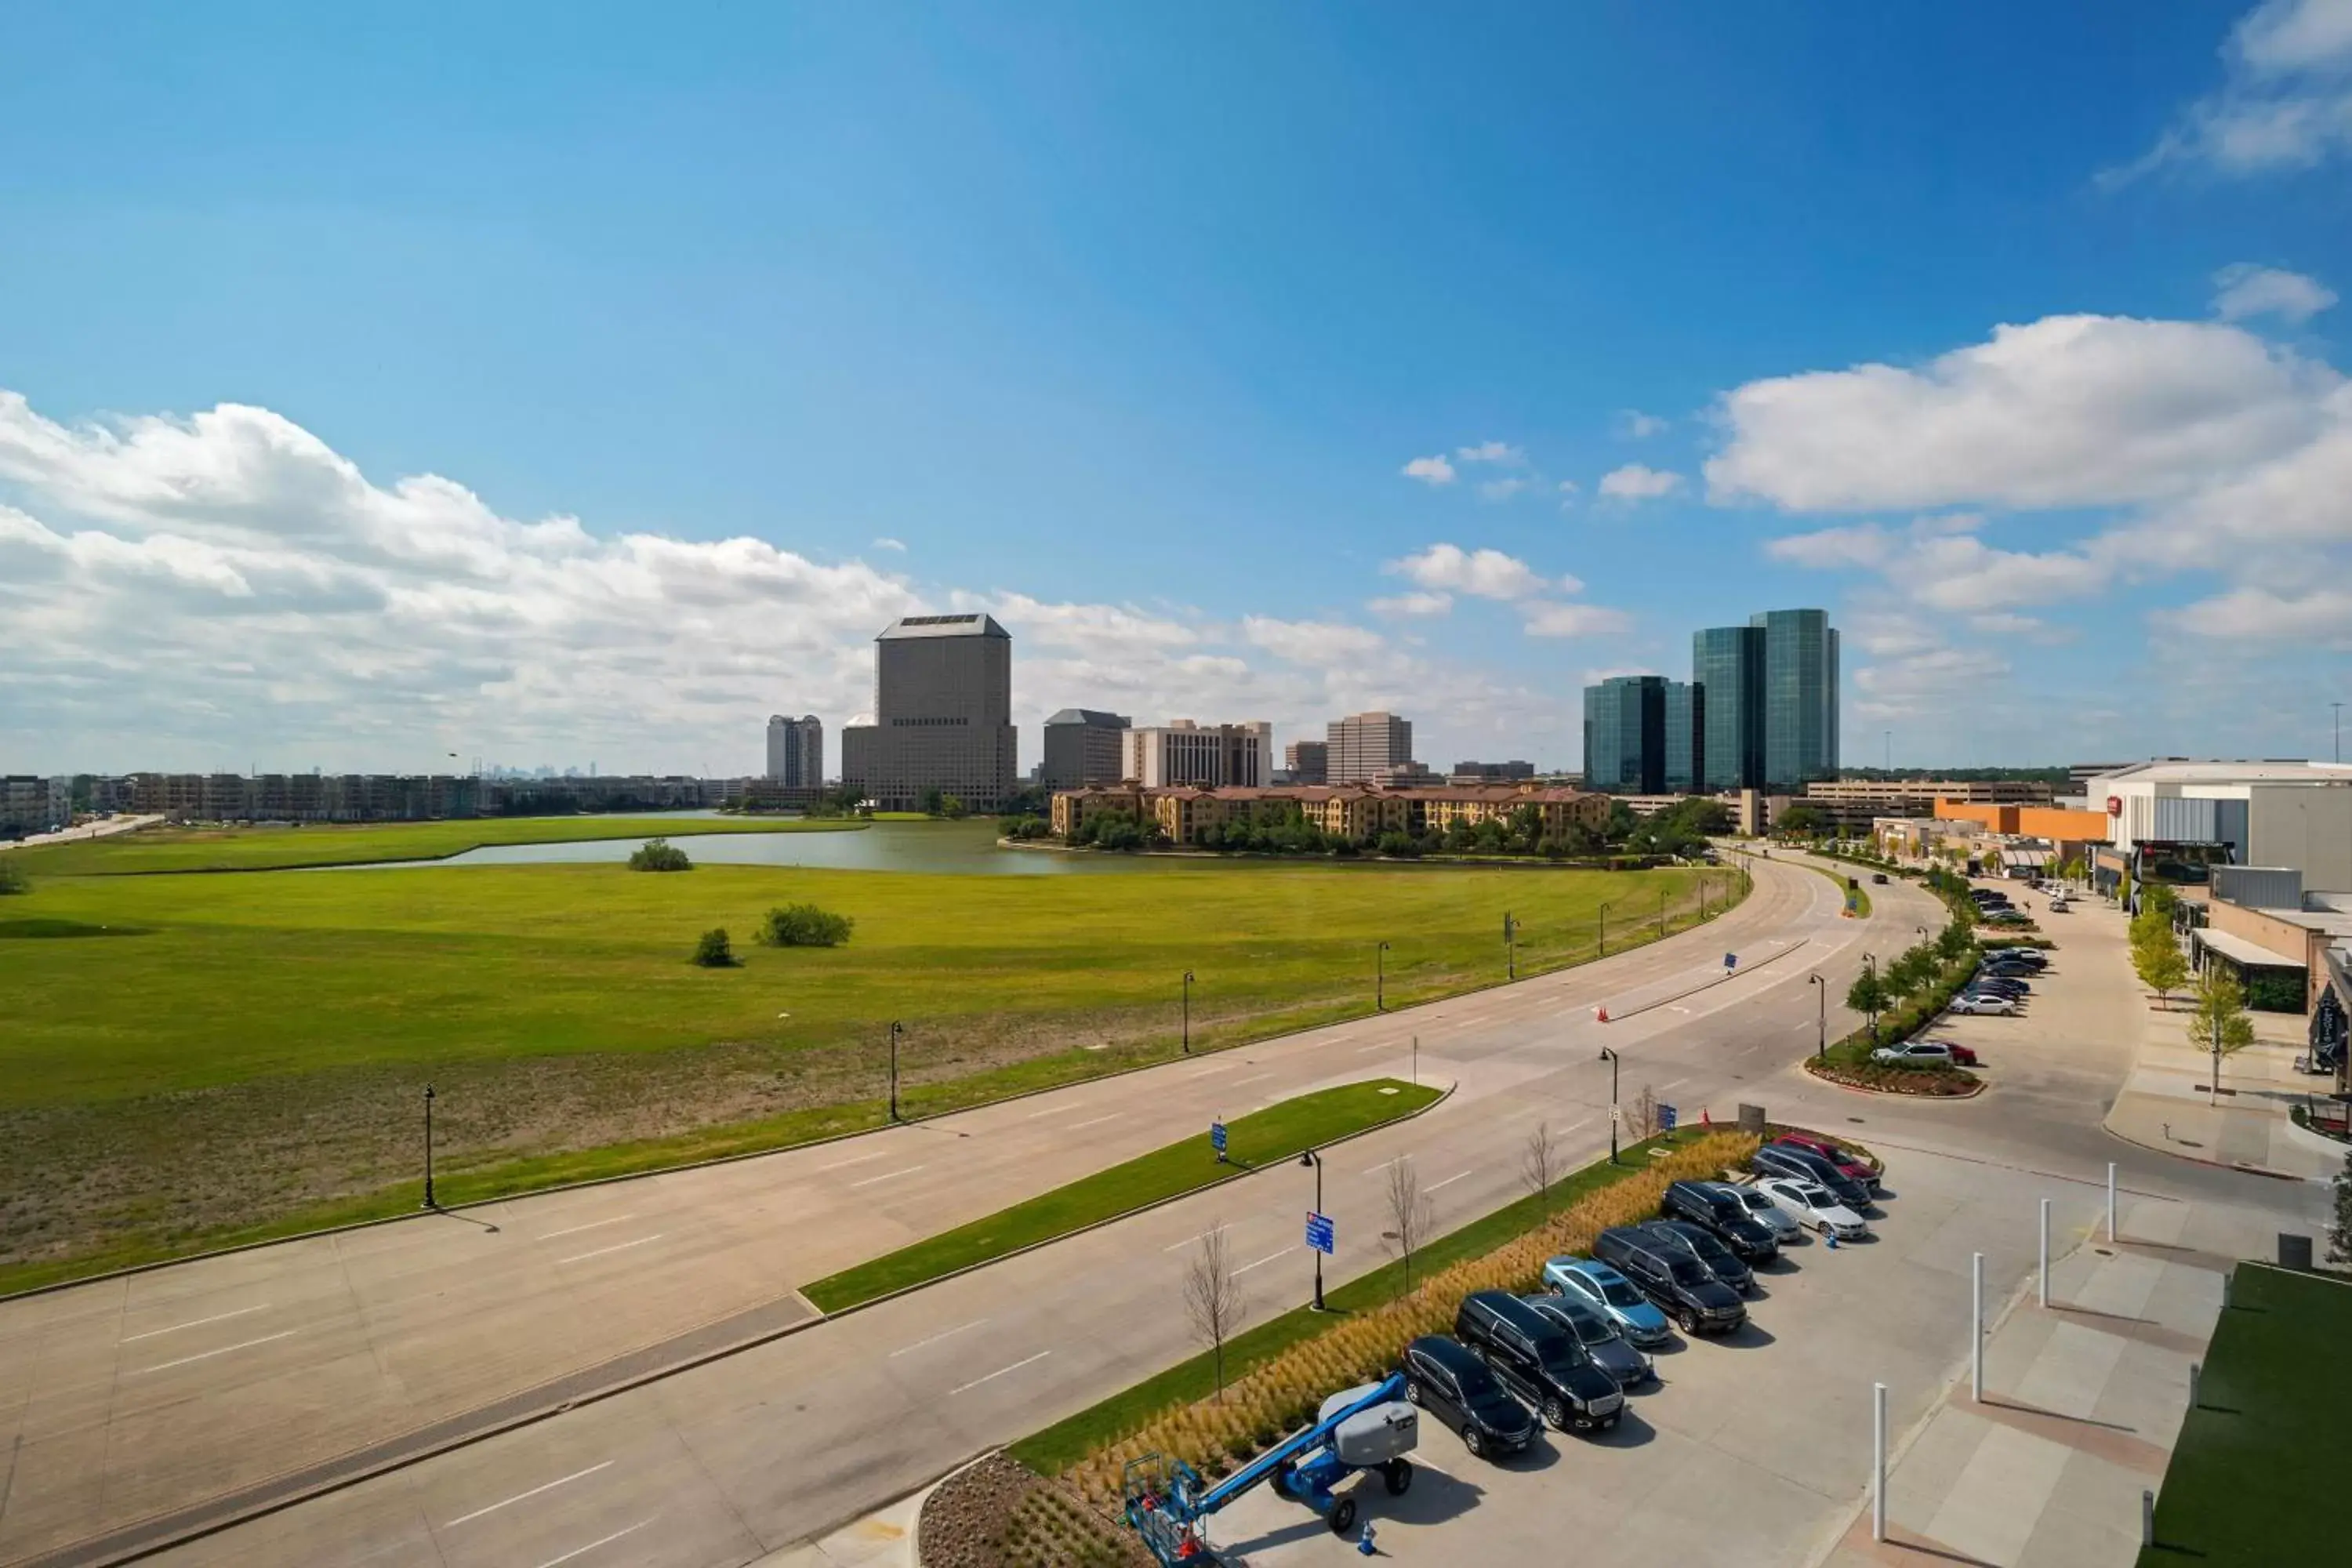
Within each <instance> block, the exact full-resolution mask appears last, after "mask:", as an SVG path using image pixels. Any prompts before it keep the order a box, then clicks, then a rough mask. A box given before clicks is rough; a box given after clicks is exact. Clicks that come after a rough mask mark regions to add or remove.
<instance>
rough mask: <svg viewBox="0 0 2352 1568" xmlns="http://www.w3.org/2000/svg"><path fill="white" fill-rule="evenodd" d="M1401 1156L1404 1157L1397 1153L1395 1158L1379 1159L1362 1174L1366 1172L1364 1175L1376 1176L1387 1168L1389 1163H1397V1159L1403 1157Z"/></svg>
mask: <svg viewBox="0 0 2352 1568" xmlns="http://www.w3.org/2000/svg"><path fill="white" fill-rule="evenodd" d="M1403 1158H1404V1156H1403V1155H1402V1154H1399V1155H1398V1156H1397V1157H1396V1160H1383V1161H1381V1163H1379V1164H1377V1165H1374V1166H1373V1167H1372V1168H1371V1169H1370V1170H1369V1171H1366V1172H1365V1173H1364V1174H1366V1175H1368V1176H1377V1175H1379V1174H1380V1173H1381V1172H1382V1171H1385V1170H1387V1169H1388V1168H1389V1167H1390V1166H1391V1165H1393V1164H1395V1163H1397V1160H1402V1159H1403Z"/></svg>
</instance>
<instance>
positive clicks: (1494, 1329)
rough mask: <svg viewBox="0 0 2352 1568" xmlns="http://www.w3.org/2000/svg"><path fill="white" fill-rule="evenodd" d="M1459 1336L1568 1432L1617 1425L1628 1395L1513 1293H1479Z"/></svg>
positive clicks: (1468, 1304) (1463, 1316) (1468, 1302)
mask: <svg viewBox="0 0 2352 1568" xmlns="http://www.w3.org/2000/svg"><path fill="white" fill-rule="evenodd" d="M1454 1338H1455V1339H1457V1340H1460V1341H1461V1342H1463V1343H1464V1344H1465V1345H1468V1346H1469V1347H1470V1348H1471V1349H1472V1350H1474V1351H1476V1352H1478V1354H1479V1356H1480V1357H1481V1358H1482V1359H1484V1360H1485V1362H1486V1366H1487V1369H1488V1370H1489V1371H1491V1372H1492V1373H1494V1374H1495V1375H1496V1377H1498V1378H1500V1379H1502V1382H1503V1386H1504V1387H1505V1388H1507V1389H1509V1390H1510V1391H1511V1392H1512V1393H1513V1394H1517V1396H1518V1397H1519V1400H1520V1401H1521V1403H1523V1404H1527V1405H1533V1406H1534V1407H1535V1408H1536V1409H1537V1410H1538V1411H1540V1412H1541V1413H1542V1415H1543V1418H1544V1419H1545V1420H1546V1421H1549V1422H1550V1423H1551V1424H1552V1425H1553V1426H1557V1427H1559V1429H1560V1430H1561V1431H1563V1432H1564V1431H1566V1430H1568V1428H1570V1426H1573V1427H1575V1428H1576V1429H1577V1430H1578V1431H1580V1432H1590V1431H1591V1430H1593V1429H1594V1428H1595V1427H1602V1428H1606V1427H1610V1426H1616V1425H1617V1417H1618V1416H1619V1415H1621V1414H1622V1412H1623V1410H1624V1408H1625V1396H1624V1394H1622V1393H1620V1392H1619V1391H1618V1388H1617V1380H1616V1379H1615V1378H1613V1377H1612V1376H1610V1375H1609V1374H1608V1373H1605V1372H1603V1371H1601V1368H1600V1366H1599V1365H1598V1364H1597V1363H1594V1361H1593V1359H1592V1357H1591V1355H1589V1354H1587V1353H1586V1352H1585V1349H1584V1344H1583V1342H1581V1341H1580V1340H1579V1339H1578V1338H1577V1337H1576V1335H1575V1334H1573V1333H1572V1332H1570V1331H1569V1330H1567V1329H1564V1328H1562V1327H1561V1326H1560V1325H1559V1324H1558V1323H1556V1322H1553V1321H1551V1320H1550V1319H1549V1318H1547V1317H1545V1316H1544V1315H1543V1314H1542V1313H1540V1312H1538V1311H1537V1310H1534V1309H1533V1308H1531V1307H1529V1306H1528V1304H1527V1303H1526V1302H1524V1301H1522V1300H1519V1299H1518V1298H1517V1296H1514V1295H1512V1294H1511V1293H1510V1292H1509V1291H1507V1290H1476V1291H1473V1292H1472V1293H1471V1294H1469V1295H1467V1296H1465V1297H1464V1298H1463V1299H1462V1305H1461V1307H1460V1308H1459V1309H1457V1310H1455V1312H1454Z"/></svg>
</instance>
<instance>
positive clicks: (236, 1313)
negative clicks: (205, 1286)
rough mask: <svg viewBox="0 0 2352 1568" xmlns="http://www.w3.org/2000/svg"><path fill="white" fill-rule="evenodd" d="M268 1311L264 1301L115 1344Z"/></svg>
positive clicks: (123, 1339) (127, 1337)
mask: <svg viewBox="0 0 2352 1568" xmlns="http://www.w3.org/2000/svg"><path fill="white" fill-rule="evenodd" d="M268 1310H269V1303H268V1302H267V1301H264V1302H263V1303H262V1304H261V1305H260V1306H258V1307H239V1308H238V1309H237V1310H236V1311H234V1312H215V1313H214V1314H213V1315H212V1316H211V1317H209V1318H191V1319H190V1320H188V1321H186V1322H184V1323H173V1325H172V1326H171V1327H170V1328H168V1329H150V1330H148V1331H146V1332H145V1333H143V1334H127V1335H125V1336H124V1337H123V1338H121V1339H120V1340H117V1341H116V1342H115V1343H117V1344H123V1345H132V1344H137V1343H138V1342H140V1341H141V1340H152V1339H153V1338H154V1337H155V1336H156V1335H158V1334H176V1333H178V1332H179V1331H181V1330H182V1329H200V1328H203V1327H204V1326H205V1324H206V1323H225V1322H226V1321H229V1320H230V1319H231V1318H242V1317H244V1316H245V1315H246V1314H247V1312H266V1311H268Z"/></svg>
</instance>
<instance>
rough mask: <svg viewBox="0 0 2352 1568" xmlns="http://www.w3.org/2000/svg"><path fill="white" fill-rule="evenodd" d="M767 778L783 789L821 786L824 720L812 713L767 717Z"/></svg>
mask: <svg viewBox="0 0 2352 1568" xmlns="http://www.w3.org/2000/svg"><path fill="white" fill-rule="evenodd" d="M767 776H768V778H769V780H770V781H771V782H772V783H775V784H782V785H783V786H784V787H785V788H787V789H822V788H823V787H824V721H822V720H820V719H819V718H818V717H817V716H816V715H815V714H814V713H810V714H805V715H803V717H801V718H798V719H793V718H790V717H788V716H786V715H784V714H782V713H777V714H773V715H771V716H770V718H769V720H768V775H767Z"/></svg>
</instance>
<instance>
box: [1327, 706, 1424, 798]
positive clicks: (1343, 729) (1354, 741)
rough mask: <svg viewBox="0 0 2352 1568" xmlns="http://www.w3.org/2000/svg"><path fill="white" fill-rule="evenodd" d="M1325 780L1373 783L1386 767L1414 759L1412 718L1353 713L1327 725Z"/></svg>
mask: <svg viewBox="0 0 2352 1568" xmlns="http://www.w3.org/2000/svg"><path fill="white" fill-rule="evenodd" d="M1323 742H1324V746H1325V749H1326V758H1325V769H1324V773H1325V780H1326V782H1327V783H1330V784H1369V783H1370V782H1371V779H1372V776H1373V775H1374V774H1376V773H1379V772H1380V771H1381V769H1382V768H1393V767H1397V766H1399V765H1401V764H1402V763H1409V762H1411V761H1412V721H1411V720H1409V719H1400V718H1398V717H1397V716H1396V715H1395V714H1393V713H1386V712H1372V713H1353V714H1350V715H1349V716H1348V717H1347V718H1345V719H1334V720H1333V721H1331V722H1330V723H1329V724H1328V726H1326V727H1325V731H1324V736H1323Z"/></svg>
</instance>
